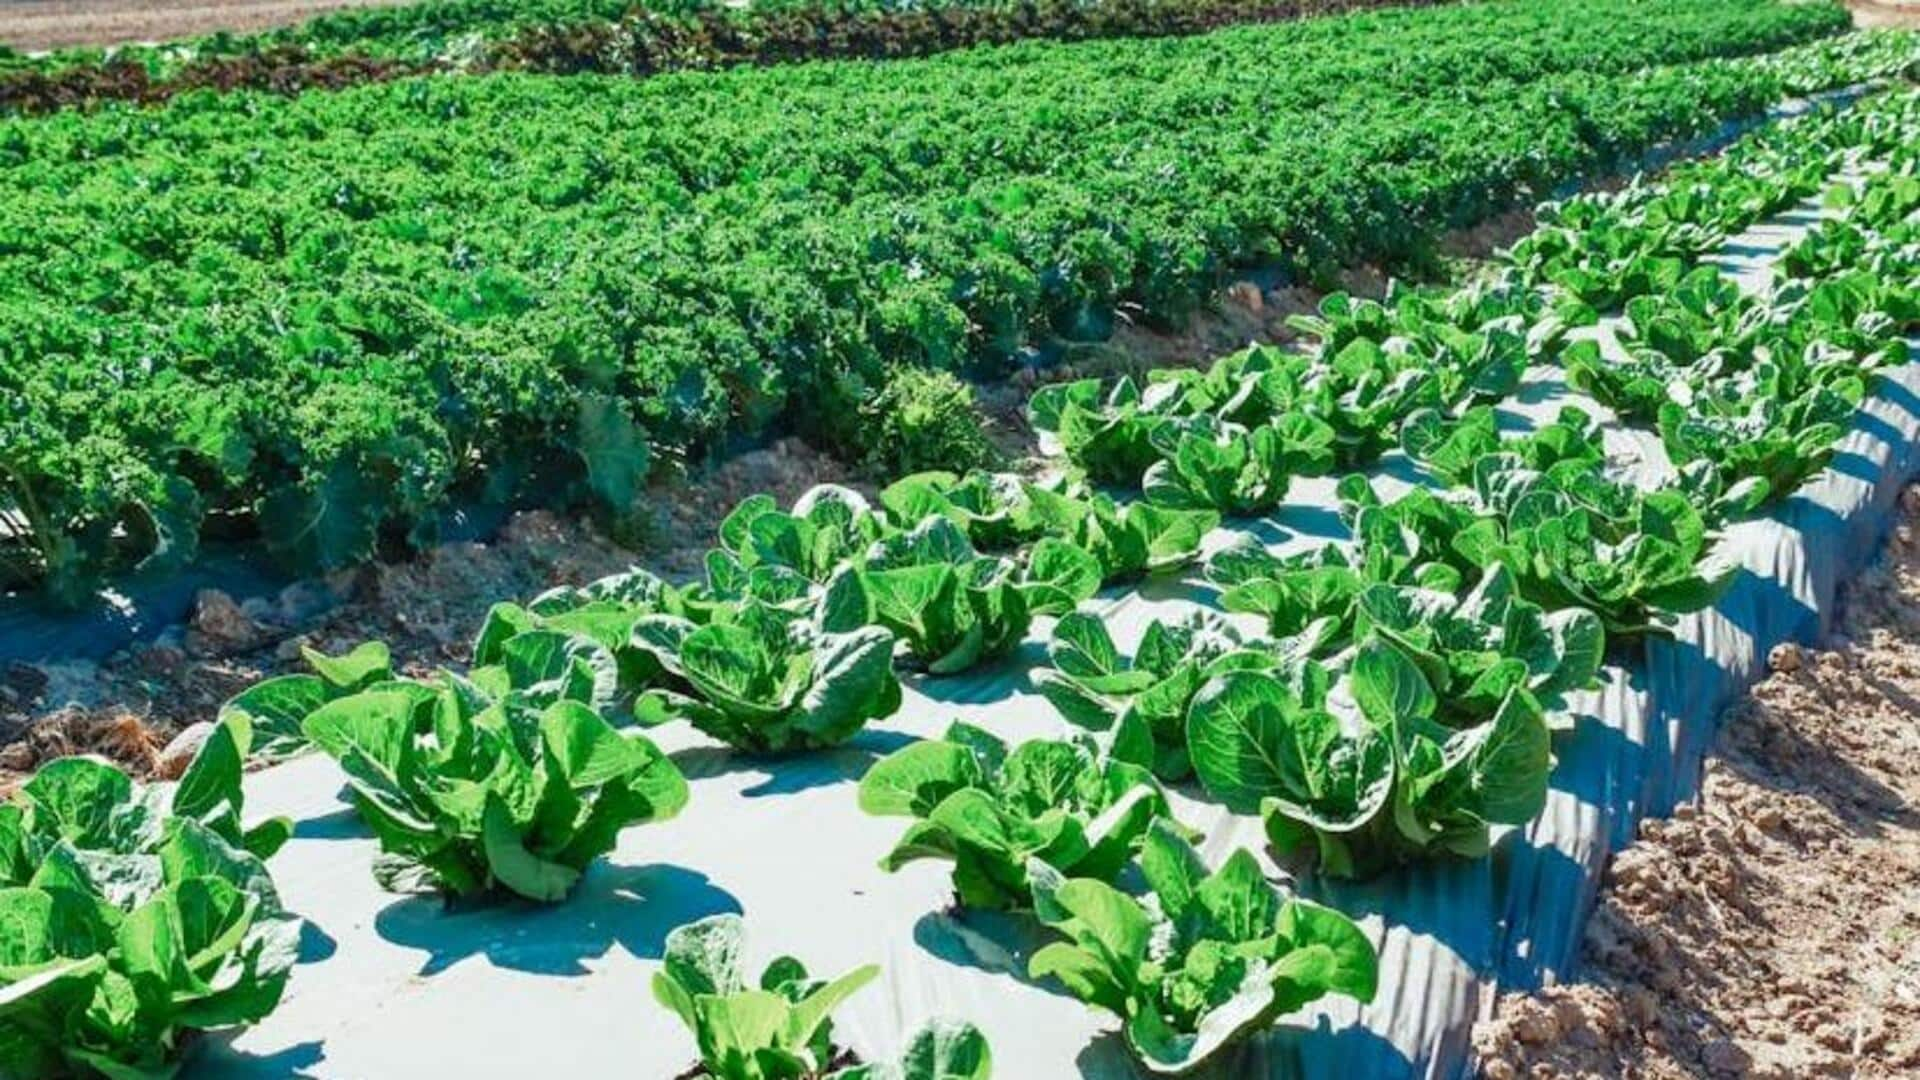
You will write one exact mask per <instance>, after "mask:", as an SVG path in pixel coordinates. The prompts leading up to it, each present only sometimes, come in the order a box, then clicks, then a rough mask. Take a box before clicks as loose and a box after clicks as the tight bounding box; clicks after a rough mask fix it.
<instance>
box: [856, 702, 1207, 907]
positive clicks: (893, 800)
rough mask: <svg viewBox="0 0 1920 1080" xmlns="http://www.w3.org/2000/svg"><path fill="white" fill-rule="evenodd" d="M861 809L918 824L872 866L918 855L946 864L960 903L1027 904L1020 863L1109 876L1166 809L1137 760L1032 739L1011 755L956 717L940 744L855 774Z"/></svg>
mask: <svg viewBox="0 0 1920 1080" xmlns="http://www.w3.org/2000/svg"><path fill="white" fill-rule="evenodd" d="M860 808H861V809H862V810H865V811H866V812H867V813H869V814H877V815H881V816H887V817H911V818H914V819H915V821H914V824H913V825H912V826H911V827H910V828H908V829H907V831H906V834H905V835H903V836H902V837H901V838H900V842H899V843H897V844H895V845H894V848H893V850H892V851H890V852H888V853H887V856H886V858H884V859H882V860H880V866H881V867H882V868H883V869H885V870H888V871H894V870H898V869H899V868H900V867H902V866H905V865H906V864H907V863H910V862H912V861H914V860H916V859H945V860H949V861H951V862H952V863H953V888H954V892H955V894H956V895H957V896H958V897H959V901H960V903H961V904H963V905H965V906H967V907H976V908H993V909H1019V908H1024V907H1025V906H1026V905H1027V903H1028V901H1029V898H1030V895H1031V894H1030V892H1029V888H1028V884H1029V883H1028V880H1027V869H1028V859H1029V858H1031V857H1035V856H1037V857H1040V858H1043V859H1045V860H1046V861H1047V862H1048V863H1050V864H1052V865H1054V866H1057V867H1059V868H1061V869H1062V870H1066V871H1070V872H1074V873H1077V874H1080V875H1081V876H1084V877H1095V878H1103V879H1105V878H1111V877H1112V876H1113V875H1115V874H1117V873H1119V872H1120V869H1121V867H1123V866H1125V865H1126V862H1127V860H1128V859H1129V858H1131V857H1132V855H1133V851H1134V849H1135V848H1136V847H1137V846H1138V845H1139V842H1140V837H1141V836H1142V835H1143V834H1144V833H1145V831H1146V828H1147V823H1148V822H1149V821H1151V820H1152V819H1153V818H1155V817H1156V816H1162V815H1166V814H1168V813H1169V812H1170V811H1169V810H1168V809H1167V801H1166V796H1165V794H1164V793H1162V792H1161V790H1160V785H1159V784H1158V783H1156V782H1155V781H1154V779H1153V774H1152V773H1150V772H1149V771H1148V770H1147V769H1146V768H1145V767H1144V766H1141V765H1137V764H1133V763H1131V762H1126V761H1121V760H1118V759H1116V758H1113V757H1111V756H1102V755H1100V754H1098V753H1096V752H1095V751H1094V750H1093V749H1092V748H1091V747H1089V746H1087V745H1085V744H1083V743H1077V742H1067V741H1056V740H1051V739H1032V740H1029V741H1027V742H1024V743H1021V744H1020V745H1019V746H1017V747H1015V748H1014V749H1013V750H1012V751H1009V750H1008V749H1007V746H1006V744H1005V743H1003V742H1001V741H1000V740H999V739H997V738H995V737H993V736H992V735H990V734H988V733H987V732H985V731H982V730H980V729H979V728H976V727H973V726H971V725H968V724H962V723H955V724H953V725H951V726H950V727H949V728H948V729H947V734H946V737H945V738H944V739H940V740H927V741H923V742H917V743H914V744H913V745H911V746H906V747H902V748H901V749H899V750H896V751H894V752H893V753H891V754H889V755H887V756H886V757H884V758H882V759H880V760H879V761H877V762H875V763H874V764H873V767H872V768H870V769H868V770H867V774H866V775H865V776H864V777H862V778H861V779H860Z"/></svg>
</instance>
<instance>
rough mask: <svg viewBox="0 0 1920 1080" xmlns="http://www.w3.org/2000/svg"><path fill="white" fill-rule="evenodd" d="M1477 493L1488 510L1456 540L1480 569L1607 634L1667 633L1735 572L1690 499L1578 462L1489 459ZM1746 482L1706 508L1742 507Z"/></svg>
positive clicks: (1748, 491)
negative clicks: (1509, 577) (1596, 623)
mask: <svg viewBox="0 0 1920 1080" xmlns="http://www.w3.org/2000/svg"><path fill="white" fill-rule="evenodd" d="M1474 486H1475V492H1476V497H1477V498H1478V500H1479V501H1480V502H1481V504H1482V505H1483V506H1485V507H1486V508H1487V509H1488V510H1490V511H1491V514H1490V515H1489V516H1484V517H1480V518H1478V519H1476V520H1475V521H1474V522H1473V523H1472V524H1470V525H1468V526H1467V527H1466V528H1464V529H1462V530H1460V531H1459V532H1458V533H1457V534H1456V535H1455V537H1454V540H1453V546H1454V548H1455V549H1456V550H1457V551H1460V552H1463V553H1465V554H1466V555H1467V556H1468V557H1469V558H1470V559H1472V561H1474V562H1475V563H1477V564H1478V565H1480V566H1482V567H1487V568H1491V567H1492V566H1494V565H1495V564H1502V565H1505V566H1506V567H1507V568H1508V569H1509V570H1511V571H1512V573H1513V576H1514V580H1515V581H1516V582H1517V584H1518V586H1519V590H1520V595H1522V596H1524V597H1525V598H1526V599H1528V600H1530V601H1532V602H1534V603H1536V604H1539V605H1541V606H1542V607H1544V608H1546V609H1548V610H1559V609H1562V608H1572V607H1579V608H1585V609H1587V610H1588V611H1591V612H1593V613H1594V614H1595V615H1598V616H1599V617H1600V619H1601V621H1602V622H1603V623H1604V624H1605V626H1606V632H1607V637H1608V639H1609V640H1617V641H1625V640H1630V639H1633V638H1637V637H1641V636H1644V635H1647V634H1658V633H1667V632H1670V631H1669V627H1670V626H1671V624H1672V622H1673V620H1674V619H1675V617H1677V616H1679V615H1683V614H1686V613H1688V612H1692V611H1699V610H1701V609H1703V608H1706V607H1710V606H1712V605H1713V603H1714V602H1715V601H1716V600H1718V599H1719V598H1720V595H1721V594H1722V593H1723V592H1725V590H1726V588H1727V586H1728V585H1729V584H1731V582H1732V580H1733V575H1734V572H1735V571H1736V570H1737V569H1738V567H1737V566H1735V565H1734V564H1733V563H1732V562H1730V561H1728V560H1726V559H1725V558H1723V557H1722V556H1720V555H1719V554H1718V553H1717V552H1716V550H1715V549H1716V543H1717V539H1718V538H1717V536H1716V535H1715V534H1714V533H1713V531H1712V530H1711V529H1710V528H1709V527H1708V518H1707V516H1706V515H1704V514H1702V512H1701V510H1700V508H1699V506H1697V505H1695V504H1696V502H1699V501H1701V500H1699V499H1698V498H1697V497H1696V496H1695V495H1692V494H1689V493H1685V492H1681V491H1673V490H1664V491H1650V492H1642V491H1639V490H1637V489H1634V488H1632V487H1630V486H1629V485H1626V484H1623V483H1620V482H1617V481H1612V480H1609V479H1607V478H1606V477H1604V476H1602V475H1601V474H1599V473H1597V472H1595V471H1593V470H1590V469H1584V468H1573V469H1567V470H1562V469H1552V470H1549V471H1547V472H1545V473H1540V472H1536V471H1534V470H1531V469H1527V468H1525V467H1524V466H1523V465H1522V464H1521V463H1520V462H1518V461H1517V460H1514V459H1511V458H1505V457H1500V456H1495V457H1493V458H1489V459H1486V460H1484V461H1482V462H1481V463H1480V466H1479V467H1478V468H1477V469H1476V476H1475V481H1474ZM1754 493H1755V488H1754V486H1753V485H1751V484H1745V485H1736V486H1735V487H1734V488H1732V489H1729V490H1728V491H1727V492H1725V493H1723V494H1722V495H1721V496H1720V498H1719V499H1718V500H1717V501H1715V502H1714V503H1712V504H1709V506H1710V509H1711V508H1713V507H1721V508H1737V507H1739V506H1743V505H1746V504H1747V502H1748V500H1750V498H1751V497H1752V495H1753V494H1754Z"/></svg>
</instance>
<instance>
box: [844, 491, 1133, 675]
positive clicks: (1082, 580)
mask: <svg viewBox="0 0 1920 1080" xmlns="http://www.w3.org/2000/svg"><path fill="white" fill-rule="evenodd" d="M1100 577H1101V568H1100V564H1099V562H1098V560H1096V559H1095V558H1094V557H1093V556H1092V555H1090V554H1088V553H1087V552H1085V551H1083V550H1081V549H1080V548H1078V547H1076V546H1075V545H1073V544H1070V543H1068V542H1066V541H1064V540H1060V539H1057V538H1054V537H1048V538H1046V539H1043V540H1041V541H1040V542H1039V543H1037V544H1035V545H1033V548H1032V550H1030V551H1029V552H1027V553H1026V555H1025V558H1024V561H1015V560H1013V559H1008V558H1002V557H996V556H988V555H981V554H979V553H978V552H976V551H974V549H973V545H972V544H971V543H969V542H968V540H967V537H966V534H965V533H964V532H962V531H961V529H960V526H958V525H956V524H954V523H953V521H952V520H951V519H949V518H946V517H943V516H939V515H935V516H932V517H929V518H927V519H926V520H924V521H922V522H920V523H919V524H918V525H917V526H915V527H914V528H913V529H912V530H911V531H908V532H904V533H897V534H895V535H892V536H889V537H887V538H885V539H883V540H880V541H879V542H877V543H875V544H874V545H873V547H872V548H871V549H870V550H869V551H868V553H867V555H866V557H865V559H864V561H863V562H862V563H861V565H860V567H859V570H858V583H859V586H860V590H861V592H862V594H863V596H864V602H865V604H866V605H867V608H868V611H869V612H870V618H871V620H872V621H874V622H877V623H879V624H880V625H881V626H884V627H886V628H887V629H889V630H891V631H893V632H894V633H895V634H896V635H898V637H899V638H900V640H901V641H902V642H904V643H905V645H906V647H907V651H908V653H909V655H911V656H912V657H913V658H914V659H915V660H916V661H918V662H919V663H920V664H922V665H924V666H925V668H926V670H927V671H929V672H931V673H933V674H935V675H948V674H952V673H954V672H957V671H965V670H966V669H968V668H970V667H973V666H974V665H975V664H978V663H980V662H981V661H983V660H987V659H990V658H992V657H996V656H1000V655H1002V654H1004V653H1006V652H1007V651H1008V650H1010V649H1012V648H1013V647H1014V646H1015V645H1016V644H1018V643H1019V642H1020V640H1021V638H1022V637H1024V636H1025V635H1026V632H1027V627H1028V626H1029V625H1031V624H1032V621H1033V617H1034V616H1035V615H1042V614H1063V613H1065V612H1068V611H1071V610H1073V608H1074V607H1075V606H1076V605H1077V604H1079V603H1080V601H1082V600H1085V599H1086V598H1087V597H1090V596H1092V595H1093V594H1094V593H1095V592H1096V591H1097V590H1098V589H1099V587H1100Z"/></svg>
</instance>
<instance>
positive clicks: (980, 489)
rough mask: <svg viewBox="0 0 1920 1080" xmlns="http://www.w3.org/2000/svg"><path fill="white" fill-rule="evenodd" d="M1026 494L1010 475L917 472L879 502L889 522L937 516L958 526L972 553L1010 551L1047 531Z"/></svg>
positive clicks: (892, 487) (1021, 483)
mask: <svg viewBox="0 0 1920 1080" xmlns="http://www.w3.org/2000/svg"><path fill="white" fill-rule="evenodd" d="M1031 490H1032V489H1031V485H1029V484H1028V483H1027V482H1026V481H1025V480H1024V479H1022V478H1021V477H1020V476H1019V475H1018V474H1015V473H993V472H983V471H980V470H975V471H973V472H969V473H967V474H966V475H965V476H955V475H954V474H953V473H950V472H922V473H914V474H913V475H912V476H906V477H902V478H901V479H899V480H896V481H894V482H893V483H892V484H891V485H889V486H888V487H887V489H886V490H885V491H883V492H881V493H880V503H881V505H883V506H885V507H886V510H887V515H888V518H889V519H890V520H892V521H894V522H899V523H903V524H906V525H913V524H917V523H919V522H922V521H925V520H926V519H927V517H928V516H929V515H933V514H938V515H940V516H942V517H945V518H947V519H949V520H951V521H952V522H953V523H954V524H955V525H958V526H960V529H961V531H963V532H965V533H966V534H967V539H968V540H969V541H970V542H971V543H972V544H973V545H974V547H975V548H977V549H979V550H981V551H1011V550H1013V549H1015V548H1018V547H1020V546H1021V545H1023V544H1028V543H1031V542H1033V541H1035V540H1038V539H1040V538H1041V537H1042V536H1044V535H1047V534H1048V533H1049V532H1050V531H1051V530H1050V529H1049V528H1048V524H1049V523H1048V522H1047V521H1046V520H1045V519H1043V518H1042V517H1041V516H1040V515H1039V514H1038V513H1037V511H1036V509H1035V507H1034V505H1033V503H1034V500H1033V495H1032V493H1031ZM1063 497H1064V496H1063Z"/></svg>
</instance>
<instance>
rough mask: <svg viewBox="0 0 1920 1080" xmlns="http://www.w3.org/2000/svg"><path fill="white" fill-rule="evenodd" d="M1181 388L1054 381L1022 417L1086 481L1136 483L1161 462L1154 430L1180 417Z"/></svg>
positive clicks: (1124, 381) (1159, 384)
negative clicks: (1104, 386) (1048, 438)
mask: <svg viewBox="0 0 1920 1080" xmlns="http://www.w3.org/2000/svg"><path fill="white" fill-rule="evenodd" d="M1179 391H1180V387H1179V386H1178V385H1177V384H1174V383H1170V382H1156V383H1149V384H1148V385H1147V387H1146V389H1145V390H1144V391H1142V390H1141V388H1140V386H1139V385H1138V384H1136V383H1135V382H1134V381H1133V380H1132V379H1131V378H1127V377H1122V378H1121V379H1119V380H1118V381H1116V382H1115V383H1114V384H1113V386H1112V387H1111V388H1109V389H1107V390H1106V391H1105V392H1102V391H1101V389H1100V382H1099V380H1097V379H1081V380H1078V381H1076V382H1069V383H1055V384H1053V385H1051V386H1045V387H1042V388H1040V389H1039V390H1037V391H1035V392H1034V395H1033V397H1032V398H1031V399H1030V400H1029V401H1028V402H1027V416H1028V419H1029V420H1030V421H1031V422H1032V424H1033V426H1034V429H1035V430H1037V431H1040V432H1043V433H1045V434H1047V435H1049V436H1051V437H1052V439H1054V440H1055V441H1057V442H1058V444H1059V449H1060V452H1061V453H1063V454H1064V455H1066V458H1067V460H1068V461H1070V462H1072V463H1073V464H1074V465H1075V466H1076V467H1077V468H1079V469H1080V470H1081V471H1082V472H1084V473H1085V474H1086V476H1087V478H1088V479H1089V480H1092V481H1093V482H1095V483H1101V484H1119V485H1123V486H1127V487H1133V486H1137V485H1138V484H1139V483H1140V480H1141V478H1142V477H1143V476H1145V475H1146V472H1147V470H1148V469H1149V468H1151V467H1152V466H1153V464H1154V462H1156V461H1159V460H1160V456H1161V453H1160V449H1159V447H1158V445H1157V438H1158V436H1159V433H1160V432H1161V431H1162V430H1163V429H1165V428H1166V427H1167V426H1168V425H1169V424H1172V423H1173V422H1174V421H1175V420H1177V419H1178V418H1179V417H1180V416H1182V415H1184V413H1183V412H1182V411H1181V408H1180V405H1181V397H1180V393H1179Z"/></svg>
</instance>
